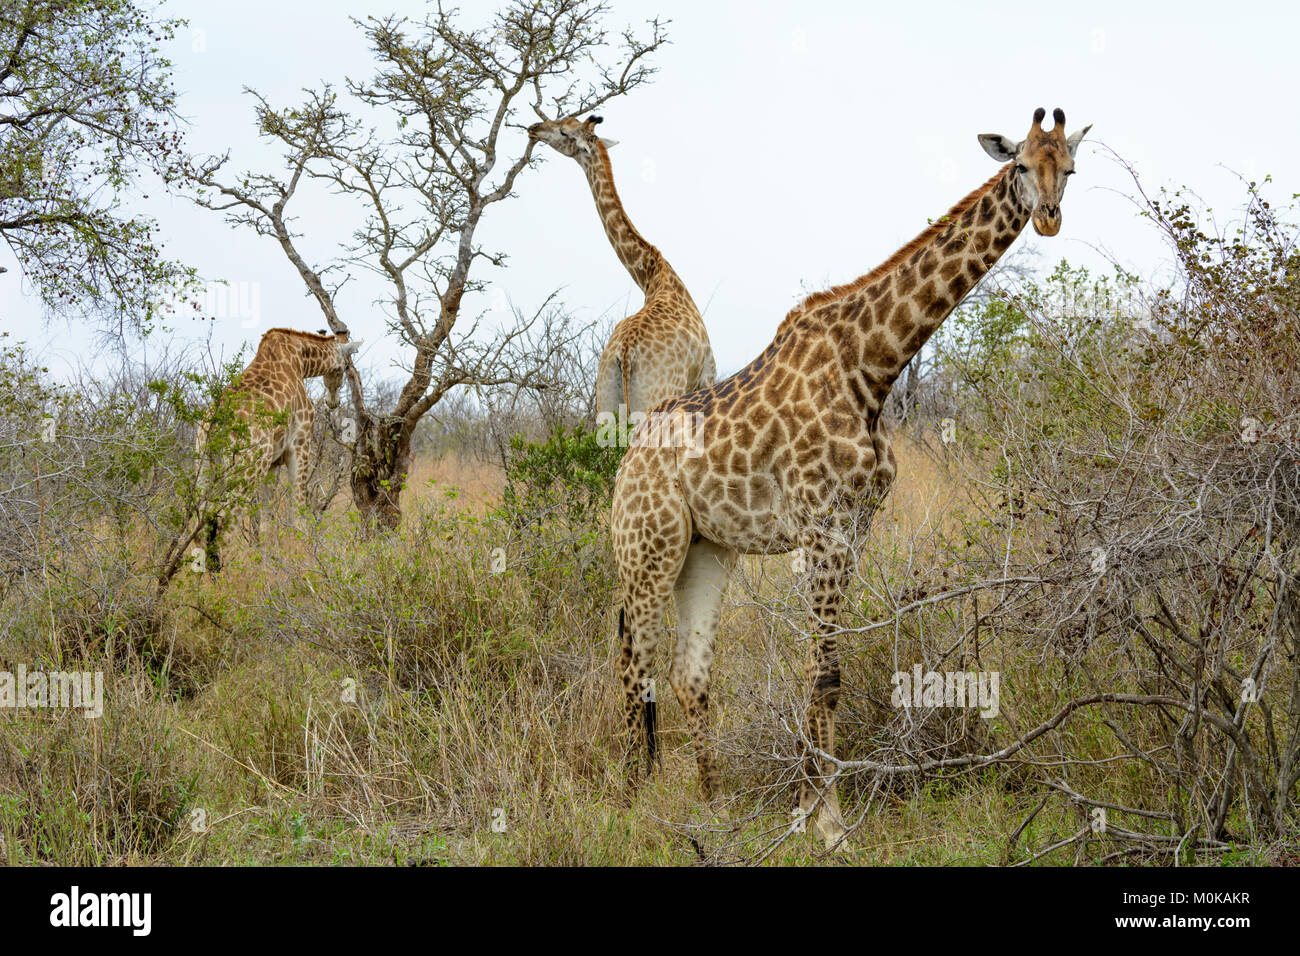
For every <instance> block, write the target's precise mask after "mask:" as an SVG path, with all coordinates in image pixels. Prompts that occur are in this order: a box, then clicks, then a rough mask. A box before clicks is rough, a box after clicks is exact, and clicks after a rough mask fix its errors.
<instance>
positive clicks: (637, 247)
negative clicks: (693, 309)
mask: <svg viewBox="0 0 1300 956" xmlns="http://www.w3.org/2000/svg"><path fill="white" fill-rule="evenodd" d="M582 167H583V169H584V170H585V172H586V173H587V182H588V183H589V184H590V185H591V196H592V198H593V199H594V200H595V201H596V212H597V213H599V214H600V221H601V223H602V224H603V225H604V226H605V235H606V236H607V237H608V238H609V244H610V245H611V246H613V247H614V254H615V255H617V256H618V258H619V261H620V262H622V263H623V267H624V268H625V269H627V271H628V272H629V273H630V274H631V276H632V281H634V282H635V283H636V284H637V285H638V286H639V287H640V288H641V291H642V292H647V293H648V292H649V291H650V284H651V283H652V282H653V281H654V279H655V277H656V276H657V275H658V274H659V273H660V272H661V271H662V269H663V268H664V266H666V265H667V263H665V262H664V258H663V256H662V255H661V254H660V252H659V250H658V249H656V248H655V247H654V246H652V245H650V243H648V242H646V240H645V239H644V238H642V236H641V233H639V232H637V231H636V227H635V226H633V225H632V220H630V219H628V217H627V212H626V210H624V209H623V203H622V201H621V200H620V199H619V198H618V190H617V189H615V188H614V171H613V169H612V167H611V166H610V164H609V152H608V151H607V150H606V149H605V145H604V144H603V143H601V142H597V143H596V156H595V157H587V158H585V159H583V160H582Z"/></svg>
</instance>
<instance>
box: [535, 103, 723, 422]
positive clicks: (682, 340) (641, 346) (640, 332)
mask: <svg viewBox="0 0 1300 956" xmlns="http://www.w3.org/2000/svg"><path fill="white" fill-rule="evenodd" d="M600 122H601V118H600V117H599V116H592V117H590V118H589V119H588V120H587V121H586V122H583V121H582V120H579V119H578V118H577V117H572V116H571V117H568V118H567V119H557V120H547V121H546V122H543V123H535V124H533V125H532V126H530V127H529V128H528V135H529V138H531V139H533V140H536V141H539V142H543V143H546V144H548V145H549V146H551V147H553V148H554V149H555V150H557V151H558V152H560V153H562V154H564V155H565V156H569V157H572V158H573V159H575V160H577V162H578V165H579V166H581V167H582V168H583V170H584V171H585V172H586V174H587V181H588V183H590V185H591V195H592V198H593V199H594V200H595V201H596V212H598V213H599V214H600V221H601V222H602V223H603V224H604V226H605V235H606V236H608V237H609V243H610V245H611V246H613V247H614V253H615V255H617V256H618V258H619V261H620V262H622V263H623V265H624V267H626V269H627V271H628V272H629V273H630V274H631V276H632V280H633V281H634V282H636V284H637V286H639V287H640V289H641V291H642V292H644V293H645V305H644V306H642V307H641V311H639V312H637V313H636V314H635V315H630V316H628V317H627V318H625V319H624V320H623V321H621V322H619V323H618V325H616V326H615V327H614V332H613V334H612V335H611V336H610V338H609V342H608V343H607V344H606V345H605V348H604V351H603V352H601V356H600V364H599V365H598V367H597V372H596V414H597V415H598V416H608V415H618V414H619V407H620V406H623V407H624V411H623V415H622V416H621V418H622V420H624V421H627V420H630V419H631V416H632V415H638V417H639V416H640V415H642V414H644V413H646V412H648V411H649V410H650V409H652V408H654V407H655V406H656V405H658V404H659V403H660V402H662V401H664V400H665V399H669V398H676V397H677V396H679V395H685V394H686V393H687V392H691V391H694V390H695V389H697V388H703V387H704V386H706V385H712V384H713V382H714V379H715V378H716V377H717V366H716V364H715V363H714V359H713V349H712V348H711V347H710V345H709V333H708V332H707V331H706V330H705V328H704V320H703V319H702V318H701V317H700V310H699V309H698V308H696V306H695V301H694V300H693V299H692V298H691V294H690V292H688V291H687V290H686V284H685V283H684V282H682V280H681V278H680V277H679V276H678V275H677V273H676V272H675V271H674V270H673V267H672V266H670V265H669V264H668V260H667V259H665V258H664V257H663V254H662V253H661V252H660V251H659V250H658V249H656V248H655V247H654V246H652V245H650V243H648V242H646V240H645V239H643V238H642V237H641V234H640V233H639V232H637V231H636V227H635V226H633V225H632V222H631V220H630V219H628V217H627V212H626V211H624V209H623V204H622V202H621V201H620V200H619V198H618V191H617V190H616V189H615V188H614V172H613V169H612V168H611V167H610V164H609V151H608V147H610V146H613V145H614V143H613V142H612V141H611V140H605V139H601V138H600V137H599V136H597V135H596V125H597V124H598V123H600Z"/></svg>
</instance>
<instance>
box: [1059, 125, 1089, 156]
mask: <svg viewBox="0 0 1300 956" xmlns="http://www.w3.org/2000/svg"><path fill="white" fill-rule="evenodd" d="M1090 129H1092V124H1091V123H1089V124H1088V125H1087V126H1085V127H1084V128H1083V129H1081V130H1079V132H1077V133H1075V134H1074V135H1073V136H1071V137H1070V138H1069V139H1067V140H1066V141H1065V147H1066V149H1068V150H1069V151H1070V155H1071V156H1073V155H1074V153H1075V151H1076V150H1077V149H1078V148H1079V144H1080V143H1081V142H1083V138H1084V137H1085V136H1086V135H1088V130H1090Z"/></svg>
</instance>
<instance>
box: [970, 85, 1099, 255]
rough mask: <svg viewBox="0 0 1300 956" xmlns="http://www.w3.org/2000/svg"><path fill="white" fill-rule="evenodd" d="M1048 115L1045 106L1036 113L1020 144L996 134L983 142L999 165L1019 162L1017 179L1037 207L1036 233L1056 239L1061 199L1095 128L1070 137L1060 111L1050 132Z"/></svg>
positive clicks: (982, 136) (986, 136)
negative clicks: (1045, 126)
mask: <svg viewBox="0 0 1300 956" xmlns="http://www.w3.org/2000/svg"><path fill="white" fill-rule="evenodd" d="M1046 115H1047V110H1045V109H1043V108H1042V107H1041V106H1040V107H1039V108H1038V109H1036V110H1034V125H1033V126H1031V127H1030V129H1029V135H1028V136H1027V137H1025V138H1024V139H1022V140H1021V141H1020V142H1019V143H1015V142H1012V141H1011V140H1009V139H1007V137H1005V136H999V135H998V134H996V133H982V134H980V138H979V139H980V145H981V146H983V147H984V151H985V152H986V153H988V154H989V155H990V156H992V157H993V158H994V159H996V160H997V161H998V162H1000V163H1008V162H1015V164H1016V169H1015V172H1016V175H1018V176H1019V177H1020V183H1021V185H1022V186H1023V187H1024V188H1025V191H1026V193H1027V195H1028V196H1029V199H1030V202H1031V203H1032V204H1033V207H1034V212H1033V217H1032V218H1033V222H1034V231H1035V232H1037V233H1038V234H1039V235H1040V236H1054V235H1056V234H1057V233H1058V232H1060V231H1061V196H1062V195H1063V194H1064V193H1065V181H1066V179H1068V178H1069V177H1070V175H1071V174H1073V172H1074V154H1075V152H1076V151H1077V150H1078V148H1079V143H1080V141H1081V140H1082V139H1083V137H1084V134H1086V133H1087V132H1088V130H1090V129H1092V126H1090V125H1089V126H1085V127H1084V128H1083V129H1081V130H1079V131H1078V132H1077V133H1075V134H1074V135H1073V136H1069V137H1067V136H1066V135H1065V113H1064V111H1062V110H1061V109H1060V108H1059V107H1058V108H1057V109H1056V110H1054V111H1053V112H1052V119H1054V120H1055V121H1056V124H1055V125H1054V126H1053V127H1052V128H1051V129H1049V130H1045V129H1043V117H1045V116H1046Z"/></svg>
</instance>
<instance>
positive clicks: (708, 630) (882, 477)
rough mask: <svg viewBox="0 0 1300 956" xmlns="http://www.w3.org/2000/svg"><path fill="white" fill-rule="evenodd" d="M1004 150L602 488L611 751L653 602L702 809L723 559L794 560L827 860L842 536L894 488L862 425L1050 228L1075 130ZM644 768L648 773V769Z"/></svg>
mask: <svg viewBox="0 0 1300 956" xmlns="http://www.w3.org/2000/svg"><path fill="white" fill-rule="evenodd" d="M1045 115H1046V111H1045V110H1043V109H1039V110H1037V111H1036V112H1035V113H1034V119H1033V126H1032V128H1031V129H1030V131H1029V135H1028V136H1027V137H1026V138H1025V139H1024V140H1023V141H1021V142H1019V143H1016V142H1013V141H1012V140H1009V139H1007V138H1006V137H1005V136H997V135H991V134H986V135H982V136H980V137H979V140H980V144H981V145H982V146H983V147H984V149H985V151H986V152H988V153H989V155H990V156H992V157H993V158H994V159H997V160H1000V161H1002V162H1005V163H1006V165H1005V166H1004V167H1003V168H1002V169H1001V170H999V171H998V173H997V175H995V176H994V177H993V178H992V179H990V180H989V181H988V182H986V183H985V184H984V185H983V186H980V187H979V188H978V189H976V190H975V191H974V192H972V193H971V194H970V195H968V196H966V198H964V199H962V200H961V201H960V202H959V203H957V205H956V206H954V207H953V208H952V209H951V210H950V211H949V212H948V214H947V215H945V216H942V217H940V218H939V219H938V220H937V221H935V222H934V223H933V224H932V225H931V226H930V227H929V228H928V229H926V230H925V231H924V232H922V233H921V234H920V235H919V236H917V237H916V238H915V239H913V240H912V241H911V242H909V243H908V244H907V245H905V246H904V247H903V248H902V249H900V250H899V251H898V252H896V253H894V255H893V256H891V257H890V258H889V259H887V260H886V261H885V262H884V263H883V264H881V265H880V266H878V267H877V268H875V269H874V270H872V271H871V272H869V273H867V274H866V275H864V276H862V277H861V278H859V279H857V280H855V281H853V282H850V283H848V284H847V285H842V286H836V287H834V288H832V289H830V290H828V291H826V292H819V293H817V294H815V295H812V296H810V297H808V298H807V299H805V300H804V301H803V302H802V303H801V304H800V305H798V306H797V307H796V308H795V309H794V310H793V311H791V312H790V314H789V315H787V316H786V318H785V320H784V321H783V322H782V323H781V325H780V326H779V327H778V329H777V333H776V337H775V339H773V341H772V343H771V344H770V345H769V346H768V347H767V349H766V350H765V351H764V352H763V353H762V354H761V355H759V356H758V358H756V359H755V360H754V361H753V362H751V363H750V364H749V365H748V366H747V367H745V368H744V369H742V370H741V371H739V372H737V373H736V374H735V375H733V376H731V377H730V378H728V379H726V380H725V381H722V382H719V383H718V384H716V385H713V386H711V387H709V388H704V389H701V390H700V391H697V392H695V393H693V394H690V395H687V396H684V397H682V398H680V399H677V400H675V401H672V402H669V403H667V404H666V405H665V406H663V407H662V408H661V409H659V411H660V412H663V413H665V414H666V415H670V416H673V415H678V416H682V417H684V418H685V417H689V418H691V419H692V420H694V421H695V422H697V423H699V424H698V425H697V427H696V429H695V435H694V440H695V447H693V448H689V449H683V448H681V447H672V446H671V445H663V444H660V445H658V446H656V445H655V444H654V443H641V442H633V445H632V447H631V448H630V449H629V450H628V453H627V455H626V456H625V457H624V459H623V462H622V465H621V467H620V469H619V473H618V477H617V480H616V482H615V487H614V503H613V516H612V522H611V531H612V535H613V542H614V552H615V558H616V560H617V563H618V571H619V578H620V580H621V582H622V587H623V595H624V601H625V605H624V611H625V615H626V627H625V628H624V629H623V630H624V633H623V645H622V653H621V657H620V660H619V665H620V668H621V673H622V683H623V690H624V692H625V695H626V711H625V717H626V730H627V734H628V747H629V754H630V757H631V759H632V761H633V763H635V762H636V754H637V750H638V749H639V743H640V738H641V735H642V733H643V727H644V734H645V738H646V746H647V749H648V750H649V752H650V754H651V756H652V755H653V752H654V741H653V725H652V723H651V722H649V721H648V720H647V717H648V711H647V709H646V702H645V700H644V698H645V697H646V696H647V695H646V694H645V689H646V688H647V686H653V685H652V684H650V662H651V659H652V656H653V654H654V650H655V645H656V644H657V642H658V638H659V631H660V628H661V626H662V624H663V615H664V611H665V608H666V605H667V602H668V597H669V595H670V594H671V595H673V596H674V598H675V600H676V605H677V646H676V649H675V652H674V656H673V662H672V667H671V670H670V671H669V680H670V683H671V684H672V687H673V690H674V692H675V693H676V695H677V699H678V700H679V701H680V703H681V705H682V709H683V711H684V712H685V715H686V722H687V727H688V729H689V731H690V734H691V737H692V738H693V740H694V742H695V747H696V753H697V760H698V763H699V772H700V779H701V783H702V786H703V789H704V792H705V795H706V796H711V795H712V794H713V793H715V792H716V790H717V786H718V772H717V768H716V765H715V760H714V756H713V754H712V752H711V750H710V748H709V745H708V742H707V734H708V694H709V677H710V669H711V665H712V662H713V643H714V636H715V632H716V630H717V626H718V617H719V611H720V606H721V602H722V595H723V591H724V589H725V587H726V584H727V579H728V576H729V574H730V572H731V569H732V566H733V565H734V563H735V560H736V556H737V554H781V553H786V552H790V551H794V550H796V549H801V550H802V553H803V559H804V560H803V562H802V564H803V565H804V566H805V568H806V575H807V580H806V584H807V591H806V594H807V597H808V602H809V605H810V607H811V610H812V611H813V614H814V618H815V620H814V625H815V627H814V630H815V633H814V634H813V635H812V639H811V640H810V642H809V648H810V654H809V662H808V670H807V678H808V680H809V683H810V699H809V704H808V710H807V714H806V733H807V737H806V741H805V748H806V749H805V754H806V756H805V762H804V783H803V785H802V789H801V794H800V798H799V804H800V807H801V808H802V810H803V811H804V813H805V814H810V813H812V812H813V811H814V810H816V811H817V816H816V826H817V830H818V832H819V833H820V834H821V836H822V837H823V839H824V840H825V841H826V844H827V845H828V846H832V845H835V844H838V843H839V842H840V841H841V840H842V838H843V836H844V834H845V829H844V825H843V821H842V819H841V816H840V809H839V801H838V798H837V796H836V789H835V776H834V775H835V765H834V763H833V762H832V760H828V759H826V757H827V756H830V757H833V756H834V752H835V705H836V702H837V700H838V698H839V690H840V668H839V660H838V653H837V650H836V633H837V630H838V625H839V612H840V605H841V602H842V600H843V591H844V588H845V586H846V584H847V582H848V580H849V577H850V575H851V573H852V571H853V569H854V567H855V565H856V552H855V550H854V548H853V546H852V545H851V544H850V538H851V535H852V534H853V533H854V532H855V531H856V530H859V529H861V528H864V527H865V526H866V522H867V521H869V519H870V517H871V515H872V513H873V512H874V511H875V509H876V507H877V506H878V505H879V503H880V501H881V500H882V498H883V497H884V495H885V494H886V492H887V491H888V489H889V486H890V483H891V482H892V480H893V478H894V473H895V461H894V455H893V452H892V450H891V448H890V444H889V440H888V438H887V436H886V434H885V431H884V429H883V427H882V425H881V422H880V412H881V408H882V407H883V406H884V402H885V397H886V396H887V395H888V394H889V390H890V387H891V386H892V385H893V383H894V381H895V380H896V379H897V378H898V376H899V374H900V373H901V372H902V371H903V369H904V367H905V366H906V365H907V363H908V361H910V360H911V358H912V356H914V355H915V354H916V353H917V352H918V351H919V350H920V348H921V346H922V345H924V344H925V341H926V340H927V339H928V338H929V337H930V336H931V335H932V334H933V333H934V331H935V329H937V328H938V327H939V325H940V323H941V322H943V320H944V319H945V318H947V316H948V315H949V313H951V312H952V310H953V309H954V308H955V307H956V306H957V304H958V303H959V302H961V300H962V298H963V297H964V296H965V295H966V293H968V292H969V291H970V290H971V288H973V287H974V285H975V283H976V282H978V281H979V280H980V279H981V278H982V277H983V276H984V275H985V273H987V272H988V271H989V269H990V267H992V265H993V264H994V263H995V262H996V261H997V260H998V258H999V257H1000V256H1001V255H1002V254H1003V253H1004V252H1006V251H1007V249H1008V247H1010V245H1011V243H1012V242H1013V241H1014V240H1015V238H1016V237H1017V236H1018V235H1019V234H1020V232H1021V231H1022V230H1023V229H1024V227H1025V225H1026V224H1027V223H1029V222H1030V221H1032V222H1033V224H1034V229H1035V230H1036V231H1037V232H1038V233H1039V234H1040V235H1044V236H1054V235H1056V233H1057V232H1058V231H1059V230H1060V228H1061V208H1060V201H1061V195H1062V193H1063V192H1064V190H1065V184H1066V179H1067V177H1069V176H1070V175H1071V174H1072V173H1073V172H1074V154H1075V151H1076V150H1077V148H1078V145H1079V142H1080V140H1082V138H1083V136H1084V134H1085V133H1087V131H1088V129H1089V127H1085V128H1084V129H1083V130H1081V131H1079V132H1077V133H1075V134H1074V135H1073V136H1070V137H1068V138H1067V137H1066V135H1065V114H1064V113H1062V112H1061V110H1059V109H1058V110H1056V112H1055V120H1056V124H1055V126H1054V127H1053V128H1052V129H1050V130H1045V129H1043V127H1042V120H1043V118H1044V116H1045ZM652 763H653V761H652V760H651V764H652Z"/></svg>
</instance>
